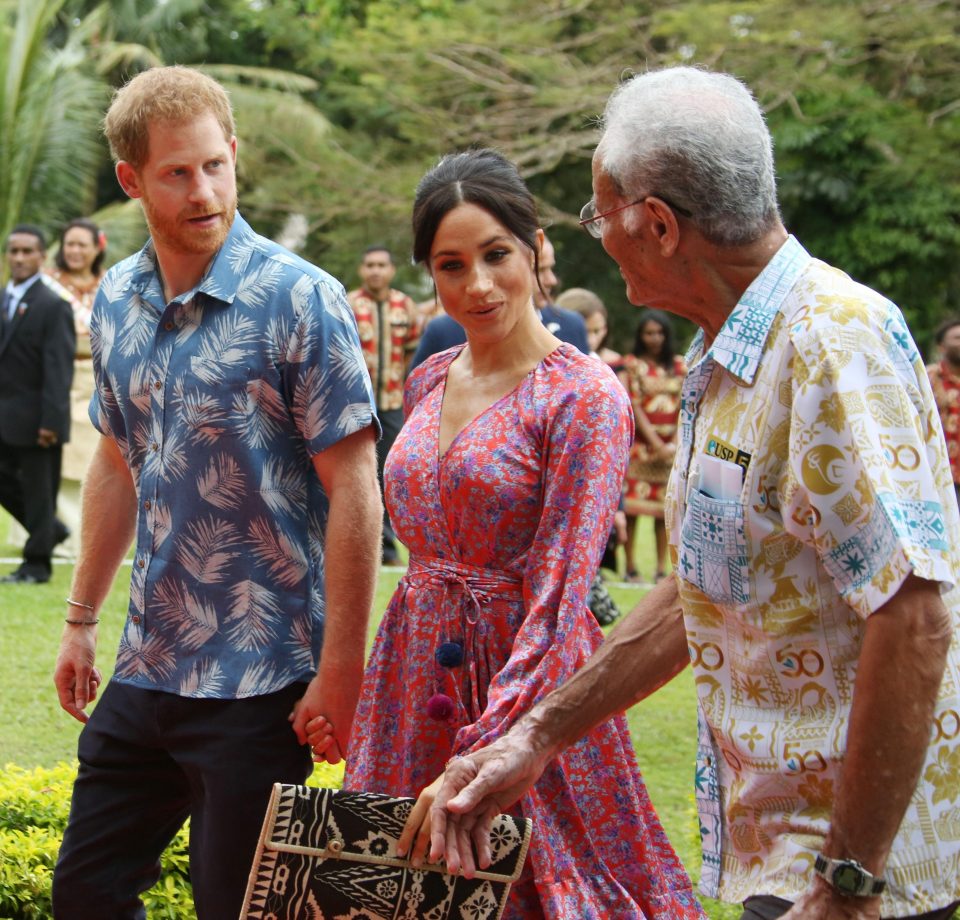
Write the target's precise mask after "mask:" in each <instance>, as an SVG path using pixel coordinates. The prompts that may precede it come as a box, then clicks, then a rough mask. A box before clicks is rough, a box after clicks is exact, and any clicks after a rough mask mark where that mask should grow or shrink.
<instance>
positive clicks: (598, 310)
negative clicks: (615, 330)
mask: <svg viewBox="0 0 960 920" xmlns="http://www.w3.org/2000/svg"><path fill="white" fill-rule="evenodd" d="M556 305H557V306H558V307H559V308H560V309H562V310H571V311H573V312H574V313H579V314H580V316H582V317H583V322H584V325H585V326H586V329H587V345H588V346H589V347H590V354H592V355H594V356H595V357H597V358H599V359H600V360H601V361H603V363H604V364H606V365H608V366H609V367H611V368H613V370H615V371H616V370H619V368H620V364H621V362H622V361H623V356H622V355H621V354H620V353H619V352H616V351H614V350H613V349H612V348H608V347H607V332H608V329H607V308H606V307H605V306H604V305H603V301H602V300H601V299H600V298H599V297H598V296H597V295H596V294H594V293H593V291H588V290H587V289H586V288H568V289H567V290H565V291H564V292H563V293H562V294H560V296H559V297H557V301H556Z"/></svg>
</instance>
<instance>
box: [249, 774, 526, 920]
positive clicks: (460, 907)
mask: <svg viewBox="0 0 960 920" xmlns="http://www.w3.org/2000/svg"><path fill="white" fill-rule="evenodd" d="M414 801H415V800H414V799H407V798H393V797H391V796H387V795H378V794H376V793H369V792H343V791H342V790H339V789H316V788H313V787H311V786H292V785H285V784H281V783H276V784H275V785H274V787H273V793H272V795H271V797H270V805H269V806H268V808H267V817H266V819H265V820H264V823H263V830H262V831H261V832H260V842H259V844H258V845H257V853H256V856H255V857H254V861H253V868H252V869H251V871H250V880H249V882H248V884H247V894H246V898H245V899H244V902H243V910H242V911H241V913H240V917H241V920H254V918H255V920H347V918H363V920H417V918H424V920H445V918H451V920H452V918H456V920H461V918H470V920H498V918H499V917H500V915H501V914H502V913H503V908H504V906H505V904H506V902H507V894H508V893H509V891H510V885H511V883H512V882H514V881H516V879H517V877H518V876H519V875H520V870H521V869H522V868H523V861H524V859H525V858H526V855H527V847H528V846H529V845H530V833H531V826H530V822H529V821H528V820H526V819H525V818H514V817H511V816H510V815H499V816H498V817H497V818H496V820H495V821H494V824H493V831H492V833H491V844H492V850H493V863H492V864H491V865H490V867H489V868H488V869H487V870H485V871H483V872H480V871H478V872H477V874H476V876H475V877H474V878H472V879H465V878H463V877H462V876H458V875H450V874H449V873H448V872H447V871H446V868H445V866H443V865H442V864H440V865H430V864H428V863H424V864H423V865H422V867H421V868H420V869H414V868H413V867H412V866H411V865H410V862H409V860H407V859H398V858H397V855H396V853H397V840H398V839H399V837H400V832H401V831H402V830H403V825H404V822H405V821H406V819H407V816H408V815H409V814H410V810H411V809H412V808H413V804H414Z"/></svg>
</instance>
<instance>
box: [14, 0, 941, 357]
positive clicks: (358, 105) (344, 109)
mask: <svg viewBox="0 0 960 920" xmlns="http://www.w3.org/2000/svg"><path fill="white" fill-rule="evenodd" d="M4 2H6V4H7V7H8V8H9V7H10V6H11V3H12V0H0V5H2V4H3V3H4ZM61 5H62V7H63V8H62V11H61V13H60V16H59V18H56V17H54V19H55V21H53V22H52V23H51V19H50V15H51V14H50V12H49V10H50V9H51V8H55V7H60V6H61ZM105 6H107V7H109V15H108V16H105V17H103V18H102V19H101V20H99V27H98V28H97V29H93V28H91V27H90V26H88V25H87V23H88V22H93V21H95V20H91V19H90V17H91V16H93V15H94V14H96V12H97V10H102V9H104V7H105ZM20 7H22V8H23V9H24V10H33V9H34V8H40V7H42V8H45V9H47V19H45V20H43V22H44V23H45V24H46V26H47V27H48V41H47V46H46V47H45V48H44V49H43V53H44V54H45V55H50V54H54V55H55V54H57V53H60V52H63V51H66V49H68V48H76V47H79V46H83V47H85V48H86V51H87V60H86V61H85V62H83V65H82V66H81V70H82V71H83V72H84V73H89V72H90V67H91V65H92V66H93V70H94V71H95V73H96V74H97V75H98V76H99V78H100V79H101V80H102V81H103V82H105V83H108V84H110V85H116V84H118V83H119V82H121V81H122V80H123V79H125V78H126V77H127V76H129V74H130V73H131V72H133V71H135V70H137V69H139V68H142V67H144V66H149V65H150V64H152V63H157V62H160V61H163V62H165V63H174V62H176V63H186V64H193V65H196V66H202V67H205V68H207V69H208V71H209V72H211V73H214V74H215V75H216V76H217V77H218V78H219V79H222V80H223V82H224V83H225V84H226V85H227V86H228V88H229V89H230V91H231V93H232V95H233V99H234V102H235V106H236V109H237V117H238V130H239V133H240V141H241V145H240V151H241V152H240V163H241V175H240V191H241V206H242V207H243V208H244V211H245V213H246V214H247V216H248V217H249V218H250V219H251V220H252V221H253V223H254V224H255V225H256V226H257V227H258V228H259V229H261V230H263V231H264V232H267V233H268V234H271V235H278V234H281V233H283V232H284V228H285V227H287V226H288V225H291V224H300V225H302V226H304V227H305V228H306V229H305V234H306V236H305V239H304V241H303V252H304V254H305V255H306V256H308V257H309V258H312V259H314V260H316V261H318V262H320V263H321V264H323V265H324V267H326V268H328V269H329V270H331V271H333V272H334V274H337V275H339V276H340V277H342V278H343V280H344V281H345V283H347V284H348V285H350V284H352V283H353V282H354V278H353V274H354V271H355V266H356V264H357V261H358V256H359V253H360V252H361V251H362V249H363V248H364V247H365V246H366V245H367V244H368V243H370V242H373V241H378V242H383V243H385V244H387V245H389V246H390V247H391V248H392V249H394V250H395V252H396V253H397V254H398V256H399V260H400V262H401V264H402V263H403V262H404V261H405V260H404V257H405V256H406V254H408V253H409V248H410V231H409V211H410V204H411V200H412V197H413V191H414V188H415V185H416V182H417V180H418V179H419V177H420V176H421V175H422V174H423V172H424V171H425V170H426V169H427V168H429V166H430V165H432V163H434V162H435V161H436V159H437V158H438V157H439V156H440V155H442V154H443V153H446V152H449V151H451V150H455V149H463V148H465V147H469V146H471V145H493V146H496V147H498V148H499V149H501V150H502V151H503V152H504V153H506V154H507V155H508V156H510V157H512V158H513V159H514V160H515V161H516V162H517V163H518V164H519V166H520V169H521V171H522V172H523V174H524V176H525V177H526V179H527V181H528V182H529V184H530V186H531V188H532V189H533V190H534V193H535V194H536V195H537V197H538V200H539V202H540V206H541V212H542V214H543V217H544V221H545V223H546V224H547V225H548V226H549V227H550V233H551V237H552V238H553V239H554V242H555V243H556V245H557V249H558V267H559V273H560V275H561V278H562V281H563V282H564V283H565V284H566V285H574V284H576V285H582V286H586V287H590V288H593V289H595V290H597V291H598V293H600V294H601V295H602V296H603V297H604V298H605V300H606V301H607V303H608V306H609V307H610V309H611V314H612V326H613V329H614V331H615V333H616V334H617V335H618V337H619V340H618V341H617V342H615V343H614V344H615V345H619V346H620V347H626V346H627V345H628V342H629V340H630V339H631V338H632V326H633V324H634V323H635V315H636V314H635V313H634V312H633V311H632V309H631V308H629V307H628V306H627V305H626V304H625V302H624V294H623V284H622V281H621V279H620V276H619V273H618V271H617V269H616V266H615V265H614V264H613V263H612V262H611V261H610V260H609V259H608V258H607V257H606V255H605V254H604V253H603V251H602V250H601V249H600V247H599V246H598V245H597V243H596V241H594V240H591V239H589V238H588V237H586V235H584V234H582V233H581V232H580V231H579V228H578V227H577V223H576V219H577V214H578V212H579V209H580V206H581V205H582V204H583V202H584V201H585V200H586V199H587V198H588V197H589V196H590V171H589V159H590V155H591V153H592V149H593V145H594V143H595V141H596V134H595V124H596V119H597V116H598V115H599V113H600V112H601V111H602V109H603V105H604V102H605V100H606V98H607V96H608V94H609V92H610V91H611V89H612V88H613V87H614V86H615V85H616V83H617V82H618V81H619V80H620V79H622V78H623V77H624V76H626V75H629V74H631V73H634V72H638V71H642V70H644V69H647V68H650V67H657V66H662V65H666V64H674V63H699V64H703V65H706V66H709V67H713V68H719V69H724V70H729V71H731V72H733V73H736V74H737V75H738V76H740V77H742V78H743V79H745V80H746V81H747V82H748V83H749V84H750V86H751V87H752V88H753V89H754V91H755V93H756V94H757V97H758V99H759V100H760V102H761V104H762V105H763V106H764V107H765V109H766V111H767V115H768V120H769V123H770V126H771V130H772V132H773V134H774V138H775V142H776V151H777V161H778V175H779V183H780V194H781V203H782V210H783V214H784V218H785V220H786V222H787V224H788V227H790V229H792V230H793V231H794V232H796V233H797V235H798V236H799V237H800V238H801V240H802V242H803V243H804V244H805V245H806V246H807V248H808V249H809V250H810V251H811V252H813V253H814V254H815V255H817V256H820V257H822V258H824V259H826V260H828V261H831V262H833V263H834V264H837V265H838V266H840V267H842V268H844V269H845V270H847V271H848V272H850V274H852V275H853V276H854V277H856V278H858V279H859V280H861V281H864V282H865V283H867V284H870V285H871V286H874V287H877V288H878V289H880V290H882V291H884V292H885V293H886V294H888V295H889V296H891V297H892V298H893V299H894V300H896V301H897V302H898V303H900V304H901V305H902V306H903V307H904V309H905V312H906V313H907V316H908V318H909V319H910V321H911V324H912V326H913V327H914V330H915V332H916V333H917V334H918V337H919V338H920V339H921V340H924V339H925V338H926V337H927V333H928V331H929V329H930V328H931V327H932V326H933V325H934V324H935V323H936V321H937V319H938V318H939V317H940V316H942V315H943V314H944V313H945V312H947V311H948V310H956V309H958V308H960V271H958V268H957V265H956V263H957V259H956V252H957V249H958V245H957V244H958V242H960V173H958V170H957V168H956V166H955V162H956V156H955V150H956V149H957V146H958V141H960V136H958V135H960V98H958V96H960V93H958V87H960V79H958V76H960V74H958V70H960V56H958V54H957V48H958V31H960V12H958V9H957V6H956V3H955V2H954V0H909V2H893V0H808V2H806V3H805V4H800V5H798V4H796V3H794V2H792V0H789V2H788V0H656V2H654V0H635V2H632V3H624V2H622V0H542V2H541V3H539V4H537V5H533V6H531V5H523V4H517V3H515V2H507V0H470V2H468V0H271V2H267V0H167V2H166V3H163V4H157V3H154V2H152V0H119V2H112V3H110V4H108V5H106V4H103V3H100V4H97V3H95V2H93V0H59V2H58V0H39V3H38V4H37V3H29V2H27V0H21V2H20ZM0 8H2V6H0ZM24 15H26V14H24ZM31 15H33V14H32V13H31ZM20 18H21V17H20V16H19V15H18V18H17V23H18V25H17V29H18V30H19V28H20V27H19V19H20ZM31 21H34V22H38V23H39V22H40V21H39V20H36V19H34V20H31ZM37 28H39V29H40V32H38V34H41V33H42V28H41V27H40V26H39V25H38V26H37ZM84 30H85V31H84ZM4 34H5V35H6V36H7V37H10V36H12V35H13V29H12V26H11V28H10V30H8V32H7V33H4ZM4 40H6V39H4ZM38 60H39V58H38ZM84 68H86V69H85V70H84ZM7 70H8V71H9V70H10V64H8V66H7ZM7 87H8V90H9V79H8V83H7ZM89 98H90V99H91V100H96V104H97V105H98V106H102V104H103V96H102V94H98V93H97V92H96V91H92V92H90V93H89ZM5 100H6V97H5ZM4 104H6V101H5V103H4ZM79 111H82V109H78V112H79ZM95 123H96V120H95V119H94V120H93V121H92V122H91V124H93V125H95ZM4 125H6V118H5V119H4ZM4 136H6V135H4ZM7 162H9V161H7ZM104 163H105V161H104V160H103V159H101V164H104ZM76 165H77V164H74V166H75V167H76ZM81 171H83V170H81ZM109 173H110V170H109V166H108V165H101V172H100V177H99V181H98V183H97V196H98V201H97V203H98V205H106V204H108V203H110V202H111V201H112V200H119V199H120V197H121V196H120V193H119V190H118V189H117V188H116V186H115V183H114V182H113V180H112V177H111V176H110V174H109ZM17 181H20V180H17ZM87 182H89V177H81V176H79V175H75V176H74V177H73V178H72V179H70V180H68V181H67V182H66V183H65V184H73V185H74V187H76V188H84V189H85V188H87V187H88V186H87V185H86V184H85V183H87ZM12 183H13V180H11V184H12ZM77 200H78V198H77V195H76V194H73V195H72V196H71V197H70V198H69V199H68V201H69V202H70V203H71V204H75V203H76V202H77ZM53 213H54V214H55V215H60V214H61V213H62V211H61V210H57V209H54V211H53ZM55 219H61V218H60V217H59V216H57V217H55ZM400 280H401V281H402V282H403V283H404V284H406V285H407V286H409V287H413V288H414V289H415V291H414V292H415V293H425V291H426V286H425V285H424V279H423V278H422V276H420V275H419V273H418V272H416V271H415V270H414V269H413V268H412V267H410V266H405V267H404V269H403V271H402V272H401V275H400Z"/></svg>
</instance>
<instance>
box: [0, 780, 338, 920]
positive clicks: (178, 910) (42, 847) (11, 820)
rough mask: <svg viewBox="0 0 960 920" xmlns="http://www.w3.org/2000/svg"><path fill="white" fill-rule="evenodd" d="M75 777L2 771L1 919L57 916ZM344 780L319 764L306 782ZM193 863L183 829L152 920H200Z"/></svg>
mask: <svg viewBox="0 0 960 920" xmlns="http://www.w3.org/2000/svg"><path fill="white" fill-rule="evenodd" d="M76 773H77V765H76V764H58V765H57V766H56V767H54V768H53V769H46V768H37V769H35V770H25V769H23V768H22V767H18V766H16V765H15V764H7V765H6V767H5V768H4V772H3V776H2V777H0V920H42V918H49V917H51V916H53V910H52V908H51V905H50V885H51V881H52V878H53V866H54V863H55V862H56V860H57V851H58V850H59V849H60V838H61V837H62V836H63V829H64V827H65V826H66V823H67V815H68V813H69V811H70V792H71V789H72V787H73V780H74V777H75V776H76ZM342 780H343V765H342V764H341V765H339V766H336V767H330V766H328V765H326V764H318V765H317V767H316V769H315V770H314V773H313V776H312V777H311V778H310V780H309V781H308V782H309V783H310V785H312V786H329V787H337V788H339V786H340V784H341V782H342ZM189 864H190V860H189V847H188V829H187V827H184V828H182V829H181V830H180V832H179V833H178V834H177V836H176V837H175V838H174V839H173V842H172V843H171V844H170V846H169V847H167V849H166V851H165V852H164V854H163V857H162V859H161V874H160V879H159V881H158V882H157V884H156V885H155V886H154V887H153V888H151V889H150V890H149V891H148V892H146V893H145V894H144V895H143V902H144V904H146V906H147V915H148V916H149V917H150V918H151V920H153V918H169V920H196V913H195V912H194V910H193V894H192V891H191V888H190V873H189Z"/></svg>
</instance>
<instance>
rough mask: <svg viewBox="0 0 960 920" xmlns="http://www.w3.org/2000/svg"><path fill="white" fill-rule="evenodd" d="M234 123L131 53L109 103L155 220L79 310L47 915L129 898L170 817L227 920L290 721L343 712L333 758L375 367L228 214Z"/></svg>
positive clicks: (357, 588)
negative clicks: (74, 728)
mask: <svg viewBox="0 0 960 920" xmlns="http://www.w3.org/2000/svg"><path fill="white" fill-rule="evenodd" d="M233 127H234V122H233V112H232V110H231V107H230V101H229V99H228V97H227V94H226V92H225V91H224V89H223V87H222V86H221V85H220V84H219V83H217V82H216V81H214V80H213V79H211V78H210V77H208V76H206V75H204V74H202V73H200V72H199V71H196V70H193V69H190V68H187V67H158V68H153V69H151V70H146V71H143V72H141V73H139V74H138V75H137V76H135V77H134V78H133V79H132V80H131V81H130V82H129V83H127V84H126V85H125V86H123V87H122V88H121V89H120V90H118V91H117V93H116V94H115V96H114V98H113V101H112V103H111V105H110V108H109V110H108V111H107V115H106V118H105V120H104V131H105V134H106V136H107V139H108V141H109V143H110V149H111V153H112V154H113V157H114V161H115V163H116V175H117V180H118V181H119V183H120V185H121V186H122V188H123V190H124V191H125V192H126V193H127V195H129V196H130V197H131V198H135V199H137V200H139V201H140V203H141V204H142V206H143V210H144V215H145V217H146V221H147V227H148V228H149V230H150V240H149V241H148V242H147V244H146V246H144V248H143V249H142V250H141V251H140V252H139V253H136V254H135V255H132V256H130V257H129V258H127V259H124V260H123V261H122V262H119V263H118V264H117V265H114V266H113V267H112V268H111V269H110V270H109V271H108V272H107V276H106V278H105V279H104V282H103V284H101V286H100V290H99V292H98V294H97V298H96V301H95V305H94V310H93V317H92V320H91V325H90V344H91V351H92V354H93V365H94V376H95V381H96V388H95V392H94V397H93V400H92V402H91V405H90V417H91V420H92V421H93V423H94V424H95V425H96V427H97V428H98V430H99V431H100V432H101V434H102V437H101V439H100V443H99V445H98V447H97V451H96V454H95V455H94V457H93V460H92V462H91V464H90V469H89V471H88V473H87V477H86V479H85V481H84V487H83V507H82V511H83V524H82V528H83V529H82V534H81V542H80V556H79V558H78V560H77V565H76V569H75V572H74V578H73V586H72V587H71V590H70V595H69V597H68V598H67V613H66V617H65V620H66V622H65V625H64V630H63V636H62V638H61V642H60V651H59V654H58V656H57V664H56V670H55V674H54V682H55V684H56V687H57V693H58V695H59V698H60V705H61V706H62V707H63V709H64V710H65V711H66V712H67V713H69V714H70V715H71V716H73V717H74V718H76V719H78V720H79V721H81V722H85V723H86V724H85V725H84V728H83V731H82V732H81V734H80V740H79V745H78V756H79V761H80V767H79V772H78V774H77V779H76V782H75V783H74V788H73V800H72V803H71V807H70V817H69V820H68V822H67V828H66V831H65V833H64V836H63V842H62V844H61V847H60V854H59V857H58V859H57V865H56V868H55V870H54V876H53V910H54V916H55V917H56V918H57V920H102V918H105V917H111V918H116V920H119V918H124V920H134V918H136V920H143V918H144V916H145V912H144V907H143V904H142V902H141V900H140V894H141V893H142V892H143V891H145V890H146V889H148V888H149V887H150V886H151V885H153V883H154V882H155V881H156V880H157V878H158V876H159V874H160V855H161V853H162V852H163V849H164V847H166V845H167V844H168V843H169V842H170V840H171V839H172V838H173V836H174V835H175V834H176V833H177V831H178V830H179V828H180V827H181V825H182V824H183V823H184V821H185V820H186V819H187V818H188V817H189V819H190V881H191V883H192V885H193V899H194V906H195V908H196V912H197V916H198V918H199V920H235V918H236V917H237V916H238V914H239V912H240V906H241V904H242V902H243V896H244V893H245V891H246V883H247V876H248V873H249V870H250V866H251V863H252V861H253V855H254V852H255V850H256V844H257V840H258V838H259V833H260V827H261V825H262V823H263V816H264V812H265V810H266V805H267V801H268V800H269V797H270V792H271V789H272V786H273V784H274V783H275V782H285V783H302V782H304V781H305V780H306V778H307V777H308V776H309V774H310V772H311V767H312V764H311V762H310V761H311V755H310V750H309V748H308V746H307V745H308V743H310V739H309V738H308V737H307V733H306V731H305V725H306V723H307V722H308V721H310V720H311V719H312V718H314V717H315V716H316V715H318V714H320V713H323V714H325V715H327V716H329V717H330V718H331V720H332V721H333V722H334V724H335V725H336V726H337V735H336V737H335V739H334V740H333V742H332V743H330V742H329V741H328V740H327V739H324V743H325V747H324V757H325V758H327V759H329V760H330V761H331V762H336V761H338V760H339V759H340V757H341V755H342V753H343V752H344V751H345V750H346V746H347V742H348V740H349V737H350V731H351V727H352V724H353V712H354V708H355V705H356V700H357V695H358V693H359V689H360V681H361V677H362V673H363V657H364V644H365V638H366V624H367V618H368V616H369V612H370V607H371V604H372V600H373V589H374V583H375V580H376V572H377V564H378V555H379V552H378V551H379V545H380V521H381V518H382V508H381V505H380V495H379V491H378V488H377V481H376V454H375V448H374V441H375V439H376V432H377V421H376V415H375V407H374V404H373V394H372V392H371V388H370V379H369V377H368V375H367V373H366V368H365V365H364V362H363V355H362V353H361V351H360V342H359V340H358V339H357V334H356V326H355V324H354V320H353V316H352V314H351V312H350V307H349V305H348V304H347V301H346V296H345V293H344V290H343V287H342V286H341V285H340V284H339V283H338V282H336V281H335V280H334V279H333V278H331V277H330V276H329V275H327V274H326V273H325V272H324V271H322V270H321V269H319V268H317V267H316V266H313V265H311V264H309V263H308V262H305V261H303V260H302V259H300V258H298V257H297V256H295V255H294V254H293V253H291V252H289V251H288V250H286V249H284V248H282V247H281V246H278V245H277V244H276V243H273V242H271V241H270V240H267V239H265V238H264V237H262V236H259V235H257V234H256V233H254V231H253V230H252V229H251V228H250V226H249V224H247V222H246V221H245V220H244V219H243V217H241V215H240V214H239V213H238V212H237V187H236V156H237V139H236V137H235V136H234V130H233ZM66 310H67V313H68V316H69V306H67V307H66ZM70 328H71V332H72V329H73V327H72V323H71V327H70ZM72 355H73V351H72V343H71V352H70V356H71V358H72ZM134 536H135V537H136V549H135V552H134V556H133V570H132V572H133V574H132V577H131V583H130V603H129V608H128V612H127V617H126V621H125V622H124V624H123V632H122V636H121V639H120V649H119V652H118V655H117V662H116V668H115V670H114V674H113V677H112V678H111V680H110V682H109V683H108V684H107V686H106V688H105V689H104V691H103V693H102V695H100V699H99V701H98V702H97V705H96V707H95V708H94V709H93V712H92V714H91V715H90V716H89V720H88V716H87V713H86V712H85V710H86V707H87V705H88V704H89V703H90V702H91V701H92V700H94V699H95V698H96V697H97V696H98V693H99V685H100V682H101V677H100V672H99V670H98V669H97V668H96V666H95V657H96V644H97V623H98V621H99V613H100V609H101V606H102V605H103V603H104V601H105V599H106V597H107V595H108V593H109V591H110V587H111V585H112V583H113V579H114V577H115V576H116V573H117V570H118V569H119V567H120V565H121V563H122V562H123V560H124V558H125V556H126V554H127V550H128V549H129V547H130V543H131V541H132V540H133V538H134Z"/></svg>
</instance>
